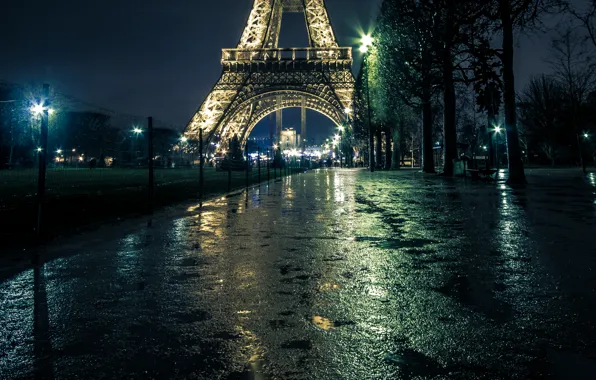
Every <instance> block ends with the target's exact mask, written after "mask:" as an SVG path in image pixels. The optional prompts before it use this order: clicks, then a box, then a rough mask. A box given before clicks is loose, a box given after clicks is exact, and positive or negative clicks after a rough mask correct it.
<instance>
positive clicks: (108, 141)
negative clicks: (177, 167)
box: [0, 83, 194, 168]
mask: <svg viewBox="0 0 596 380" xmlns="http://www.w3.org/2000/svg"><path fill="white" fill-rule="evenodd" d="M38 92H39V91H36V89H31V88H27V87H23V86H17V85H11V84H6V83H1V84H0V168H29V167H34V166H36V165H37V156H38V153H37V148H38V146H39V129H40V117H39V115H36V114H34V113H33V112H32V110H31V107H32V105H34V104H35V103H36V102H37V99H35V97H33V96H32V95H31V94H35V93H38ZM53 99H54V100H53V104H52V105H51V113H50V117H49V134H48V150H49V155H48V160H49V161H50V162H51V163H52V164H55V165H60V166H85V165H88V164H89V163H90V162H93V164H94V165H97V166H98V167H102V166H110V167H115V166H122V165H125V166H139V165H145V164H146V162H147V152H148V150H147V139H146V138H145V136H144V135H143V133H144V132H146V131H144V127H145V123H146V119H145V118H142V117H134V116H131V115H120V114H116V113H114V112H113V111H109V110H104V109H101V108H99V107H90V106H89V105H88V104H78V103H77V102H73V101H70V100H68V99H66V98H64V97H62V96H60V95H57V94H54V95H53ZM134 129H138V130H139V131H142V132H141V133H134ZM179 139H180V132H179V131H177V130H176V129H175V128H172V127H171V126H166V125H164V126H161V127H160V126H159V125H158V126H157V127H156V128H155V130H154V152H155V155H156V157H157V160H158V161H159V162H158V165H159V164H163V166H166V165H167V164H168V163H172V162H174V161H181V158H184V157H188V153H189V152H187V151H189V150H191V148H194V145H193V144H192V142H191V141H189V142H188V143H186V144H184V147H182V146H181V144H180V140H179ZM181 148H184V149H185V152H180V150H181ZM183 153H184V154H183Z"/></svg>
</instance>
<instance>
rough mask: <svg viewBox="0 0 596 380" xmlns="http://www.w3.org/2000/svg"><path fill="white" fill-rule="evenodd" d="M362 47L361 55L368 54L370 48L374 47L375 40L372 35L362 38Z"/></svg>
mask: <svg viewBox="0 0 596 380" xmlns="http://www.w3.org/2000/svg"><path fill="white" fill-rule="evenodd" d="M361 42H362V45H360V52H361V53H368V50H369V48H370V47H371V46H372V45H373V43H374V42H375V40H374V39H373V38H372V36H371V35H370V34H365V35H364V36H362V40H361Z"/></svg>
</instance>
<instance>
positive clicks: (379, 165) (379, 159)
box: [376, 127, 383, 169]
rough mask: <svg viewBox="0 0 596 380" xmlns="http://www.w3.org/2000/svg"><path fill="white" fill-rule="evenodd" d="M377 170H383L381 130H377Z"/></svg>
mask: <svg viewBox="0 0 596 380" xmlns="http://www.w3.org/2000/svg"><path fill="white" fill-rule="evenodd" d="M376 140H377V168H379V169H383V130H382V129H381V127H378V128H377V139H376Z"/></svg>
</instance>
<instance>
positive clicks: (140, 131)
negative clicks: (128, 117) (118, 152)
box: [132, 127, 143, 135]
mask: <svg viewBox="0 0 596 380" xmlns="http://www.w3.org/2000/svg"><path fill="white" fill-rule="evenodd" d="M132 132H133V133H136V134H137V135H140V134H141V133H143V130H142V129H141V128H138V127H135V128H133V130H132Z"/></svg>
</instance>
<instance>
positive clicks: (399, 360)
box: [385, 349, 447, 378]
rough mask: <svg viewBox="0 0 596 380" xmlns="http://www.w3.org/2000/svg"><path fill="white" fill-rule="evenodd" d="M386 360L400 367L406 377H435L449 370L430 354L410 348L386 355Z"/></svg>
mask: <svg viewBox="0 0 596 380" xmlns="http://www.w3.org/2000/svg"><path fill="white" fill-rule="evenodd" d="M385 362H387V363H388V364H392V365H395V366H397V367H399V369H400V370H401V372H402V373H403V374H404V375H405V376H406V378H411V377H425V378H426V377H434V376H440V375H444V374H446V372H447V371H446V369H444V368H443V367H441V366H440V365H439V364H438V363H437V362H435V361H434V360H432V359H431V358H429V357H428V356H426V355H423V354H421V353H419V352H417V351H414V350H410V349H406V350H403V351H400V352H397V353H393V354H388V355H386V356H385Z"/></svg>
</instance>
